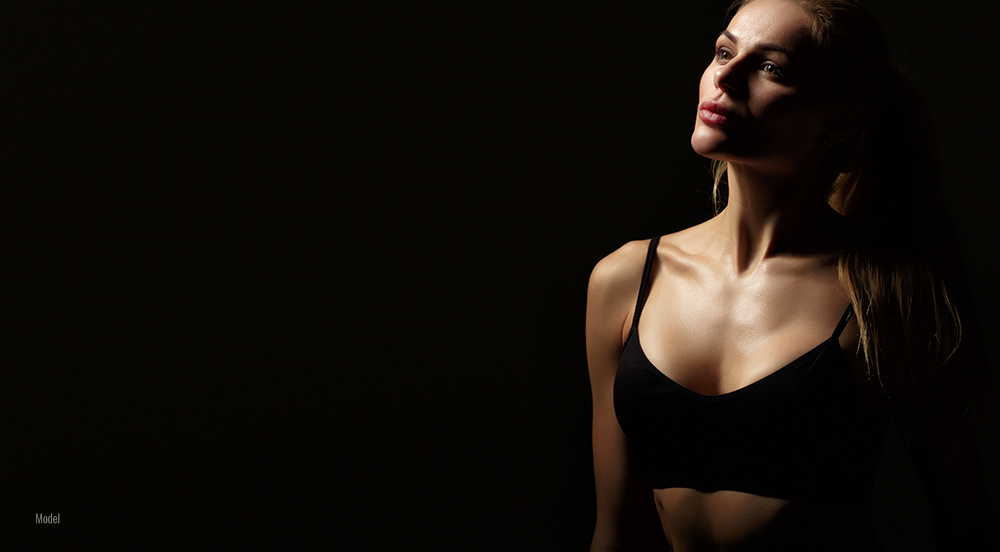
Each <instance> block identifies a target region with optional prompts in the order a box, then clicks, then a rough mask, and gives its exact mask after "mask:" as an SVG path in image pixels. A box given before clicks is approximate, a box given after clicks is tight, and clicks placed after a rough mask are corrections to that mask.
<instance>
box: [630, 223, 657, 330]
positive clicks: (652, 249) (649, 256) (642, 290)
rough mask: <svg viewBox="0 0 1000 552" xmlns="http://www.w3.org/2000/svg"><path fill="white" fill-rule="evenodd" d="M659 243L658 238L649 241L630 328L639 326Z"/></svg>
mask: <svg viewBox="0 0 1000 552" xmlns="http://www.w3.org/2000/svg"><path fill="white" fill-rule="evenodd" d="M659 243H660V236H656V237H654V238H653V239H651V240H649V251H647V252H646V266H644V267H643V269H642V282H641V283H640V284H639V297H637V298H636V300H635V313H634V314H633V315H632V327H635V326H638V325H639V314H640V313H642V306H643V305H645V304H646V284H647V283H649V273H650V272H652V270H653V260H654V259H656V246H657V245H659Z"/></svg>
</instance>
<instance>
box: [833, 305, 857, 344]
mask: <svg viewBox="0 0 1000 552" xmlns="http://www.w3.org/2000/svg"><path fill="white" fill-rule="evenodd" d="M852 314H854V303H850V304H848V305H847V311H846V312H845V313H844V316H842V317H841V318H840V324H837V329H836V330H833V338H834V339H837V338H839V337H840V333H841V332H843V331H844V328H846V327H847V323H848V322H849V321H850V320H851V315H852Z"/></svg>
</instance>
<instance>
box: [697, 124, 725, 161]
mask: <svg viewBox="0 0 1000 552" xmlns="http://www.w3.org/2000/svg"><path fill="white" fill-rule="evenodd" d="M700 130H701V129H696V130H695V131H694V134H692V135H691V148H692V149H694V152H695V153H697V154H698V155H700V156H702V157H708V158H709V159H719V160H721V159H720V156H723V155H724V153H723V148H722V143H721V141H720V140H719V139H718V138H717V137H713V136H704V134H703V133H701V132H699V131H700Z"/></svg>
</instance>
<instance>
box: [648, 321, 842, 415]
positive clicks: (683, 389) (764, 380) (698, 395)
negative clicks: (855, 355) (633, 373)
mask: <svg viewBox="0 0 1000 552" xmlns="http://www.w3.org/2000/svg"><path fill="white" fill-rule="evenodd" d="M632 339H635V344H636V347H637V348H638V349H639V355H640V357H641V358H642V361H643V363H644V364H645V365H646V367H647V368H648V369H650V370H652V371H653V372H655V373H656V374H659V377H660V378H662V379H663V380H664V381H666V382H667V383H668V384H669V385H670V386H671V387H674V388H675V389H677V390H678V391H680V392H681V393H683V394H685V395H687V396H689V397H692V398H695V399H698V400H702V401H721V400H726V399H730V398H734V397H738V396H740V395H743V394H745V393H746V392H748V391H750V390H753V389H755V388H757V387H760V386H762V385H766V384H767V383H768V382H770V381H773V380H775V379H777V378H778V377H779V376H780V375H781V374H784V373H787V372H790V371H792V369H793V368H795V366H797V365H800V364H802V363H803V361H804V360H808V359H810V358H812V357H814V356H817V355H819V354H820V353H821V352H822V351H823V349H824V348H825V347H827V346H829V345H830V343H831V342H833V343H835V344H837V347H836V348H837V350H838V351H839V352H840V355H839V356H840V357H841V358H842V359H844V360H845V361H846V357H845V356H844V350H843V349H841V348H840V340H839V336H836V335H833V336H830V337H829V338H827V339H826V340H825V341H823V342H821V343H820V344H818V345H816V346H815V347H813V348H812V349H810V350H808V351H806V352H805V353H803V354H802V355H800V356H799V357H798V358H796V359H795V360H793V361H791V362H789V363H788V364H786V365H784V366H782V367H781V368H778V369H777V370H775V371H773V372H771V373H770V374H767V375H766V376H764V377H762V378H760V379H757V380H754V381H752V382H750V383H748V384H746V385H744V386H743V387H740V388H737V389H734V390H732V391H728V392H726V393H720V394H717V395H705V394H703V393H699V392H697V391H694V390H692V389H688V388H687V387H684V386H683V385H681V384H679V383H677V382H676V381H674V380H673V379H671V378H670V376H668V375H667V374H665V373H664V372H663V371H662V370H660V369H659V368H657V367H656V365H654V364H653V362H652V361H651V360H649V357H648V356H646V351H644V350H643V349H642V342H641V341H640V340H639V328H638V325H636V326H635V327H633V328H632V331H631V332H630V334H629V337H628V340H629V341H631V340H632Z"/></svg>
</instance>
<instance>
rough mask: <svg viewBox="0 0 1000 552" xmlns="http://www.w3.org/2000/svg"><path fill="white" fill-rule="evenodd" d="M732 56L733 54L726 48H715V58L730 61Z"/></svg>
mask: <svg viewBox="0 0 1000 552" xmlns="http://www.w3.org/2000/svg"><path fill="white" fill-rule="evenodd" d="M732 57H733V55H732V54H730V53H729V51H728V50H724V49H722V48H716V49H715V58H716V59H718V60H719V61H729V59H730V58H732Z"/></svg>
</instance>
